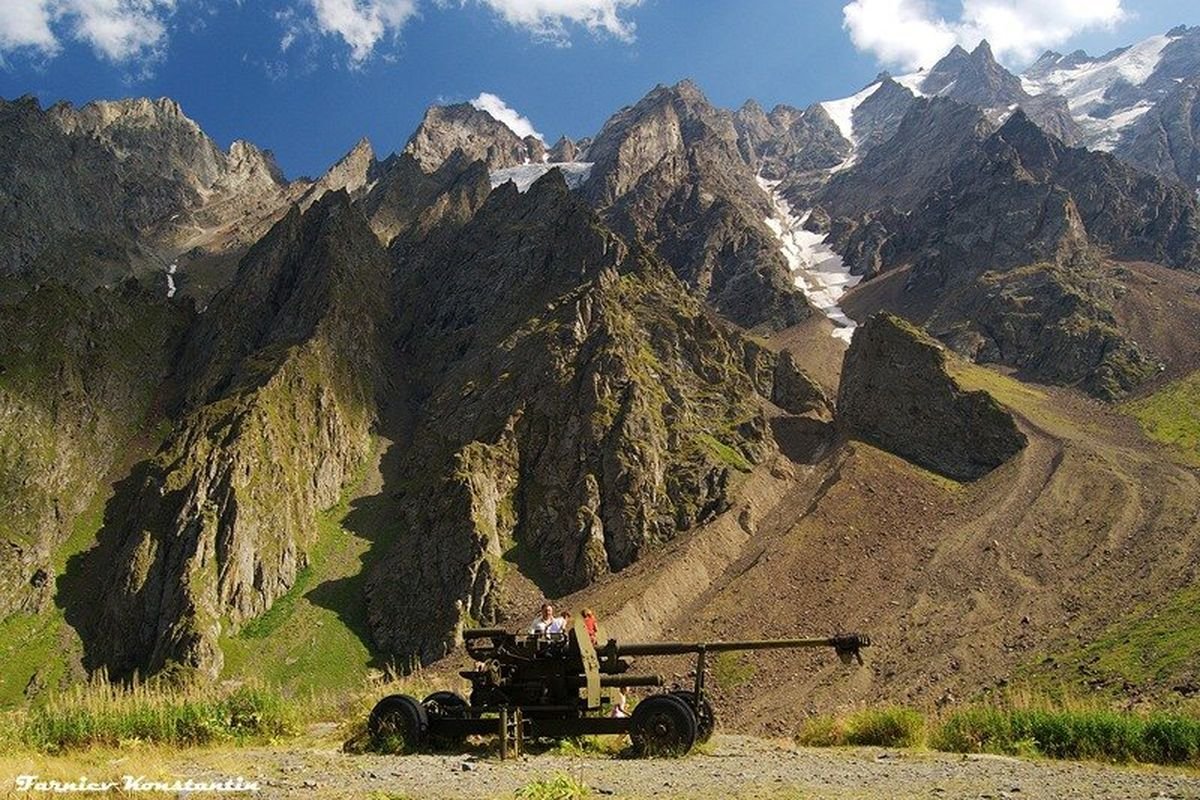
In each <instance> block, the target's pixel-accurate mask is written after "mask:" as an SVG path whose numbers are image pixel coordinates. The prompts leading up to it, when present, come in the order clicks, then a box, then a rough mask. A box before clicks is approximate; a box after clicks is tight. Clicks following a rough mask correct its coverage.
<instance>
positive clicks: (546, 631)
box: [529, 603, 561, 636]
mask: <svg viewBox="0 0 1200 800" xmlns="http://www.w3.org/2000/svg"><path fill="white" fill-rule="evenodd" d="M555 623H559V624H561V621H560V620H559V618H558V617H556V616H554V604H553V603H542V613H541V616H539V617H538V618H537V619H535V620H534V621H533V623H532V624H531V625H530V626H529V635H530V636H548V635H550V633H551V632H552V631H551V630H550V629H551V626H553V625H554V624H555Z"/></svg>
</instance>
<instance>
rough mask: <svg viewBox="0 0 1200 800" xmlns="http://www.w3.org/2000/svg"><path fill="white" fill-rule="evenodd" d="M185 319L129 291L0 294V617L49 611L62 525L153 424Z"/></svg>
mask: <svg viewBox="0 0 1200 800" xmlns="http://www.w3.org/2000/svg"><path fill="white" fill-rule="evenodd" d="M189 318H190V314H189V313H188V310H187V309H186V308H184V307H181V306H178V305H174V306H173V305H169V304H167V303H166V302H165V301H164V300H163V299H162V298H161V297H159V296H157V294H155V295H151V294H150V293H149V292H147V291H146V290H144V289H142V288H140V287H138V286H137V285H136V284H134V283H132V282H128V283H125V284H123V285H121V286H119V287H118V288H116V289H113V290H104V289H98V290H96V291H92V292H81V291H79V290H77V289H75V288H73V287H70V286H64V285H62V284H57V283H45V284H42V285H40V286H38V287H37V288H36V289H34V290H32V291H30V292H28V293H21V292H15V291H5V290H4V288H0V508H3V509H4V512H3V515H2V517H0V552H3V553H4V557H3V558H0V618H3V617H7V616H8V615H9V614H10V613H13V612H15V611H24V612H28V613H32V612H35V611H38V610H41V609H43V608H45V607H47V606H48V605H49V601H50V598H51V595H52V593H53V591H54V586H53V582H52V581H50V580H47V579H46V576H48V575H52V574H53V572H54V566H53V561H54V560H55V558H56V556H57V555H58V550H59V548H60V546H61V545H62V544H63V543H64V542H65V541H66V539H67V537H68V536H69V535H70V533H71V530H72V522H73V521H74V519H75V517H76V516H77V515H79V514H80V513H81V512H82V511H83V510H84V508H85V507H86V506H87V505H88V503H89V502H90V501H91V500H92V497H93V495H95V494H96V493H97V492H98V491H99V490H100V489H101V487H102V484H103V482H104V481H105V480H106V478H107V477H108V476H109V474H110V471H111V470H112V469H113V467H114V466H115V464H116V462H117V461H118V459H119V458H120V456H121V454H122V451H123V449H124V448H125V447H126V446H127V445H128V443H129V441H130V439H131V438H132V437H133V436H134V435H135V434H136V432H137V431H138V430H139V429H140V428H142V427H143V426H145V425H146V424H148V423H152V422H154V421H155V420H156V419H157V418H158V416H159V415H160V414H161V409H158V408H156V407H155V402H154V401H155V398H156V396H157V395H158V394H159V392H160V388H161V384H162V383H163V381H164V379H165V378H166V376H167V373H168V372H169V369H170V365H171V363H172V361H173V358H174V355H175V351H176V349H177V347H178V344H179V341H180V339H181V336H182V333H183V330H184V328H185V327H186V326H187V324H188V321H189ZM39 575H40V576H41V578H40V579H39Z"/></svg>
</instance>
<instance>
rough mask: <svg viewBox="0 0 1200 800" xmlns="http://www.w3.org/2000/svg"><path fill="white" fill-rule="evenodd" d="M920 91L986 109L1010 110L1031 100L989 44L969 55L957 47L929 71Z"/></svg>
mask: <svg viewBox="0 0 1200 800" xmlns="http://www.w3.org/2000/svg"><path fill="white" fill-rule="evenodd" d="M921 89H922V91H924V92H925V93H926V94H933V95H943V96H946V97H952V98H954V99H955V100H959V101H961V102H964V103H974V104H975V105H978V106H982V107H983V108H994V107H997V106H1007V105H1010V104H1012V103H1018V102H1020V101H1022V100H1024V99H1026V97H1027V96H1028V95H1026V93H1025V90H1024V89H1023V88H1022V87H1021V79H1020V78H1018V77H1017V76H1016V75H1013V74H1012V73H1011V72H1009V71H1008V70H1007V69H1005V68H1004V67H1002V66H1001V65H1000V64H999V63H998V62H997V61H996V59H995V58H994V57H993V55H992V48H991V45H989V44H988V43H987V40H983V41H981V42H980V43H979V45H978V46H977V47H976V48H975V49H974V50H973V51H971V52H970V53H968V52H967V51H966V50H964V49H963V48H961V47H958V46H955V48H954V49H953V50H951V51H950V52H949V53H948V54H947V55H946V56H945V57H943V58H942V59H941V60H940V61H938V62H937V63H936V64H934V66H933V68H932V69H930V70H929V72H928V74H927V75H926V76H925V80H924V81H923V82H922V84H921Z"/></svg>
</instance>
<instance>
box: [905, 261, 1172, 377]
mask: <svg viewBox="0 0 1200 800" xmlns="http://www.w3.org/2000/svg"><path fill="white" fill-rule="evenodd" d="M1124 292H1125V289H1124V287H1123V286H1121V284H1120V283H1119V282H1117V281H1116V280H1114V279H1112V278H1111V277H1108V276H1106V275H1104V274H1102V272H1101V270H1099V269H1095V268H1093V267H1091V266H1089V265H1075V266H1073V267H1067V266H1064V265H1061V264H1054V263H1038V264H1032V265H1029V266H1027V267H1020V268H1017V269H1012V270H1006V271H996V272H985V273H983V274H982V275H980V276H978V277H977V278H975V279H974V281H973V282H972V283H970V284H969V285H967V286H965V287H961V288H959V289H958V290H957V291H956V292H955V300H954V302H951V303H942V304H940V305H938V306H937V308H936V310H935V312H934V313H933V315H932V316H931V317H930V318H929V319H928V321H927V322H926V325H925V327H926V329H927V330H928V331H929V332H930V333H932V334H933V335H935V336H937V337H938V338H939V339H941V340H942V341H944V342H946V343H947V344H948V345H949V346H950V347H951V348H953V349H954V350H956V351H957V352H959V353H960V354H962V355H964V356H966V357H968V358H971V359H974V360H975V361H979V362H985V363H986V362H991V363H998V364H1006V365H1009V366H1012V367H1016V368H1017V369H1018V370H1019V372H1018V375H1019V376H1020V377H1021V378H1024V379H1026V380H1033V381H1037V382H1039V383H1053V384H1059V385H1066V386H1077V387H1079V388H1080V389H1082V390H1083V391H1085V392H1087V393H1088V394H1091V395H1093V396H1094V397H1099V398H1101V399H1103V400H1116V399H1119V398H1121V397H1123V396H1124V395H1126V394H1128V393H1129V392H1130V391H1132V390H1133V389H1134V388H1136V387H1137V386H1138V385H1139V384H1141V383H1142V382H1143V381H1145V380H1147V379H1148V378H1150V377H1152V376H1154V375H1157V374H1158V373H1159V371H1160V368H1161V365H1160V363H1159V362H1158V360H1157V359H1156V358H1154V356H1153V355H1152V354H1150V353H1148V352H1147V351H1146V350H1145V349H1144V348H1143V347H1142V346H1141V345H1139V344H1138V341H1137V339H1138V338H1139V336H1140V332H1139V331H1137V330H1122V329H1121V326H1120V325H1119V324H1118V322H1117V319H1116V317H1115V315H1114V313H1113V311H1112V309H1113V307H1114V305H1115V304H1116V302H1117V300H1118V299H1119V298H1120V297H1121V296H1122V295H1123V294H1124Z"/></svg>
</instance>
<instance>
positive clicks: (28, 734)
mask: <svg viewBox="0 0 1200 800" xmlns="http://www.w3.org/2000/svg"><path fill="white" fill-rule="evenodd" d="M296 722H297V715H296V713H295V709H294V708H293V707H292V706H291V705H290V704H289V703H288V702H287V701H286V700H285V699H284V698H283V696H282V695H280V694H279V693H278V692H275V691H271V690H268V689H266V688H263V687H261V686H242V687H239V688H236V689H230V690H222V689H218V688H214V687H206V686H183V687H179V686H166V685H154V686H152V685H146V684H140V685H133V686H121V685H118V684H111V683H108V682H105V681H93V682H90V683H87V684H82V685H80V686H77V687H75V688H74V689H71V690H69V691H67V692H65V693H63V694H60V695H57V696H55V697H53V698H51V699H50V700H49V701H47V702H46V703H45V704H43V705H40V706H37V707H35V708H33V709H31V710H30V711H29V712H28V713H27V714H26V715H25V717H24V719H23V720H22V721H21V722H20V723H19V730H18V732H17V737H18V739H19V741H20V743H21V744H22V745H24V746H25V747H28V748H32V749H34V750H38V751H42V752H48V753H55V752H61V751H64V750H75V749H81V748H86V747H119V746H122V745H126V744H129V743H137V742H149V743H155V744H165V745H173V746H179V747H186V746H196V745H207V744H215V743H219V742H232V743H238V744H245V743H256V742H265V741H270V740H272V739H276V738H278V737H281V736H286V735H288V734H290V733H293V732H295V730H296Z"/></svg>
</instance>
